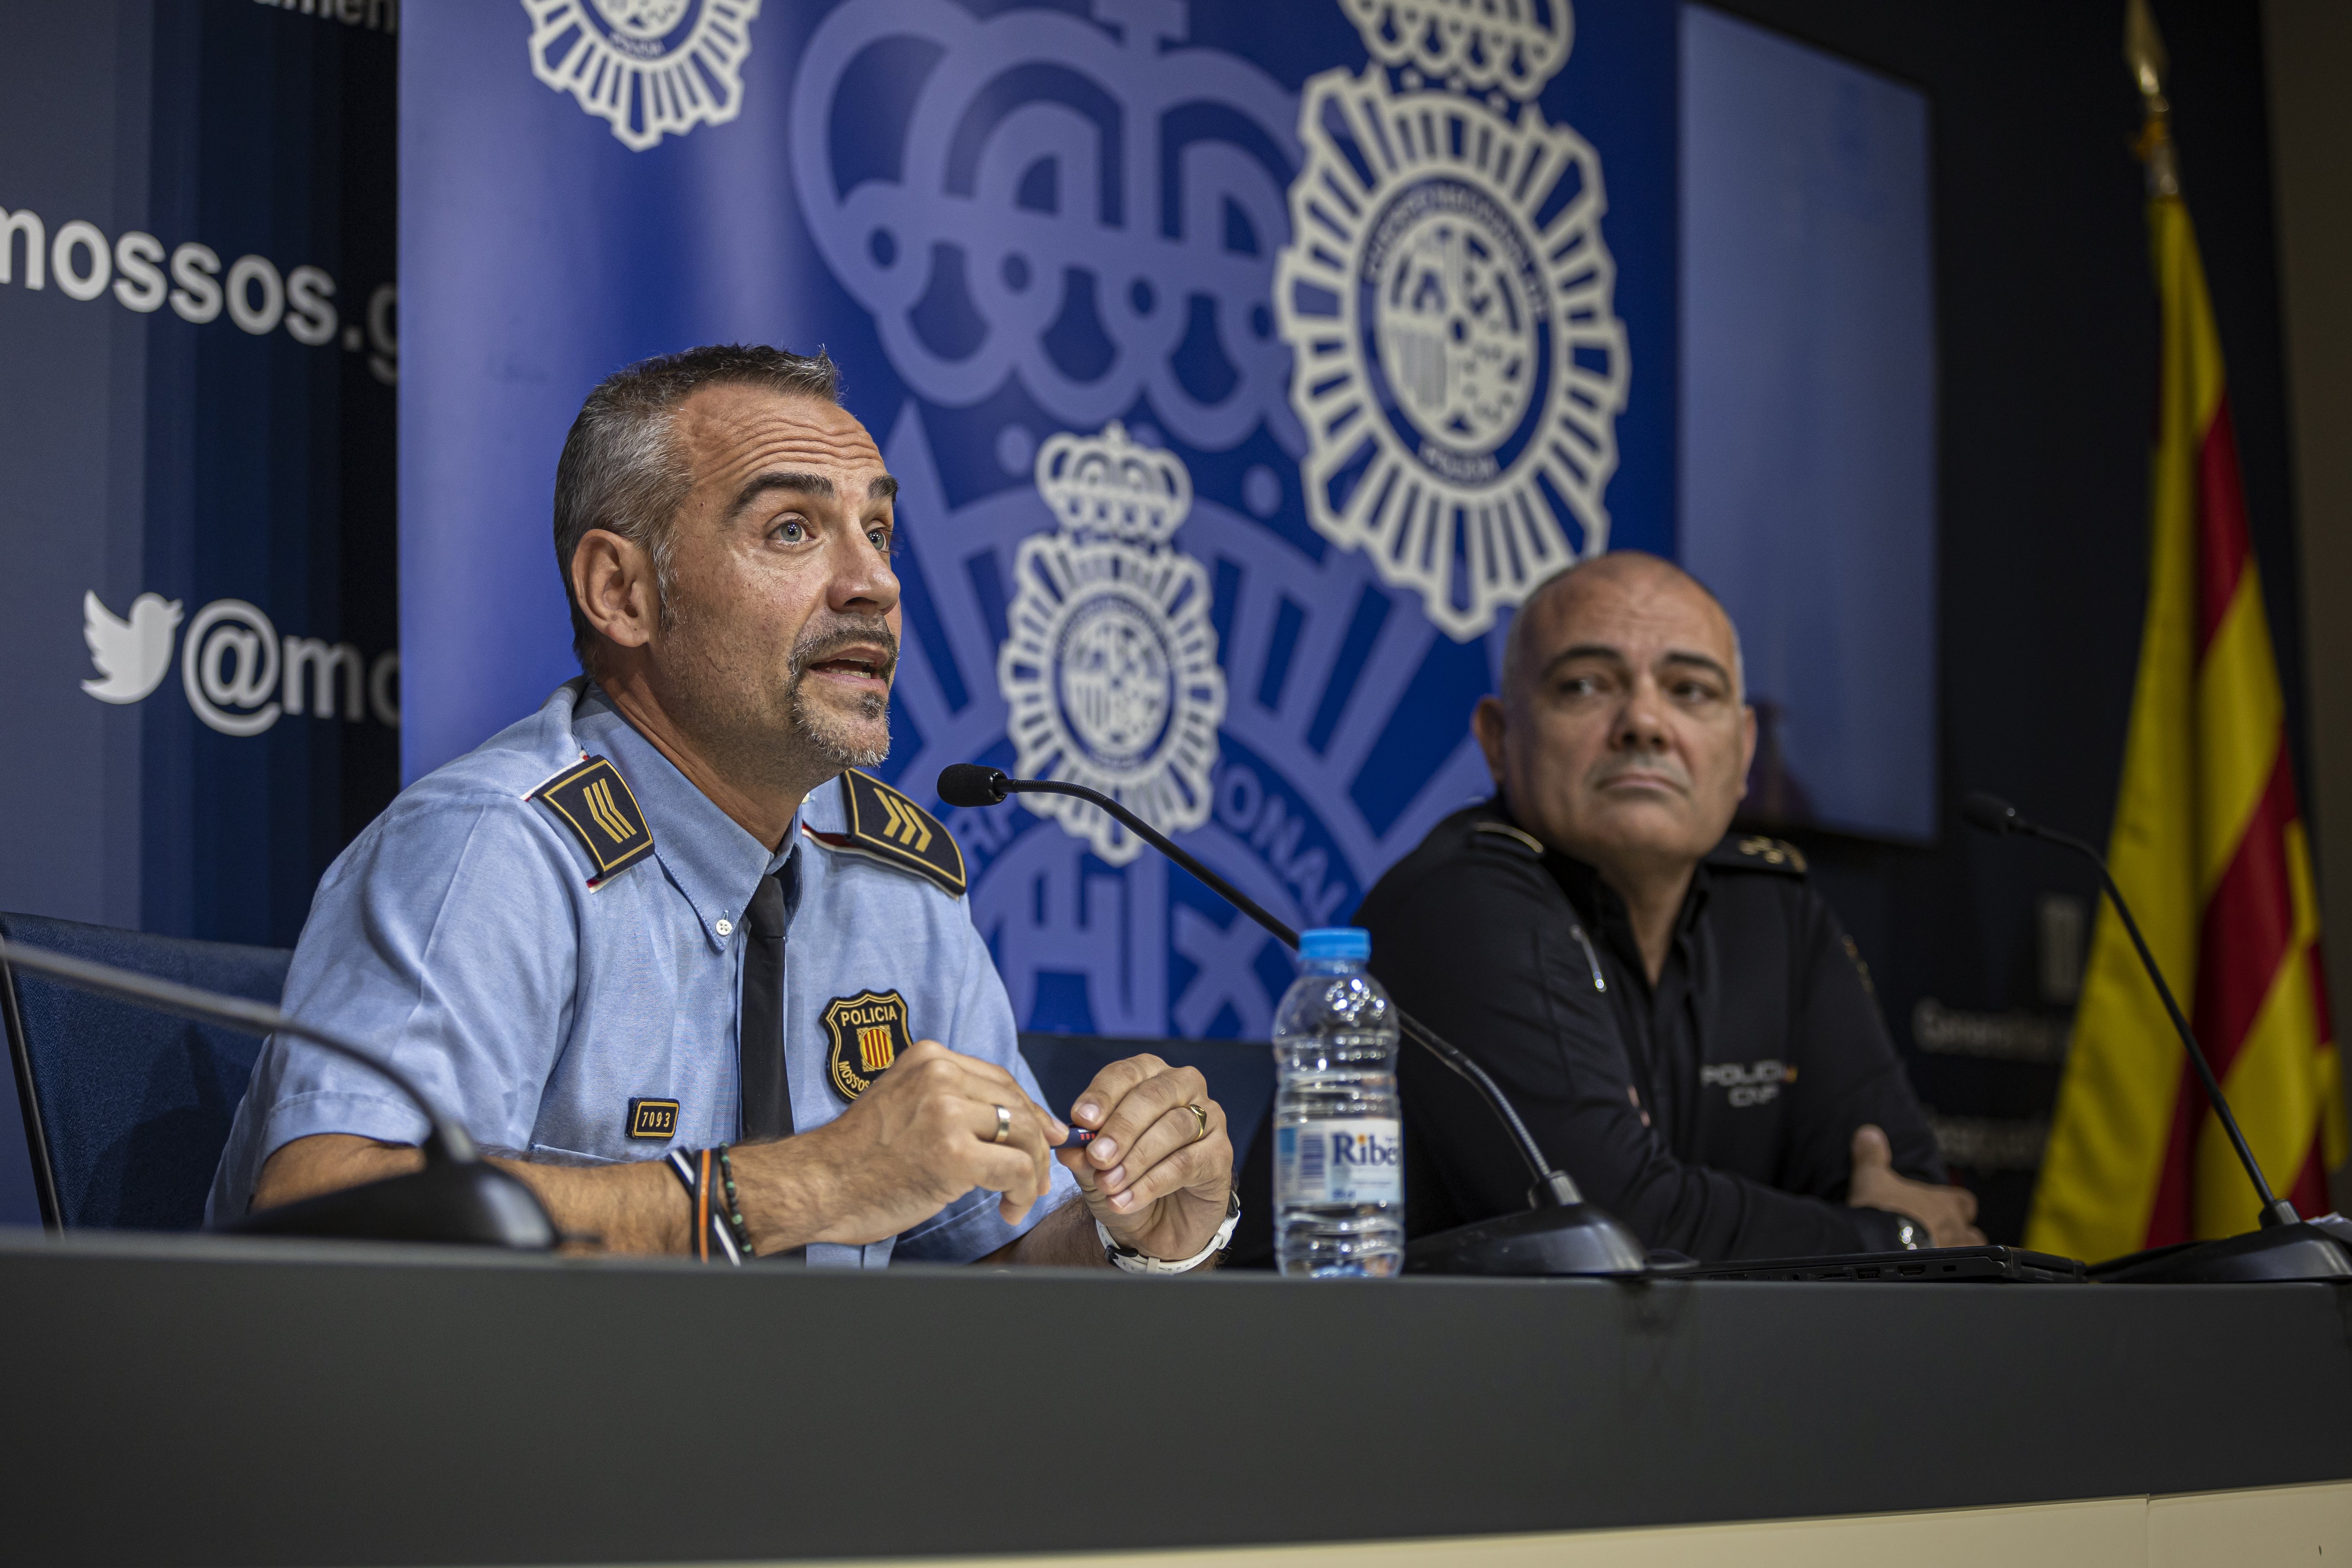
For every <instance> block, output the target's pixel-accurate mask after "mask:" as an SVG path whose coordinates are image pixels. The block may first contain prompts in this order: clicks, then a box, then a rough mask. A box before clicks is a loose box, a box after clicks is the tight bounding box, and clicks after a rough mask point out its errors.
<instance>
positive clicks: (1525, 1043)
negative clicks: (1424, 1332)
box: [1244, 801, 1944, 1260]
mask: <svg viewBox="0 0 2352 1568" xmlns="http://www.w3.org/2000/svg"><path fill="white" fill-rule="evenodd" d="M1356 923H1357V924H1359V925H1360V926H1363V927H1366V928H1367V929H1369V930H1370V932H1371V935H1372V958H1371V969H1372V973H1374V974H1375V975H1377V976H1378V977H1379V979H1380V980H1381V983H1382V984H1384V985H1386V986H1387V987H1388V989H1389V992H1390V994H1391V995H1393V996H1394V997H1395V998H1396V1000H1397V1002H1398V1004H1399V1005H1402V1006H1403V1007H1404V1008H1405V1009H1406V1010H1407V1011H1408V1012H1411V1013H1412V1014H1413V1015H1415V1016H1417V1017H1419V1018H1420V1019H1421V1021H1422V1022H1423V1023H1424V1024H1427V1025H1428V1026H1430V1027H1431V1028H1433V1029H1434V1030H1436V1031H1437V1032H1438V1033H1439V1034H1440V1035H1443V1036H1444V1037H1446V1038H1447V1039H1449V1040H1451V1041H1453V1042H1454V1044H1455V1045H1456V1046H1459V1047H1461V1048H1462V1049H1463V1050H1464V1051H1465V1052H1467V1053H1468V1054H1469V1055H1470V1056H1471V1057H1472V1058H1475V1060H1476V1061H1477V1062H1478V1064H1479V1065H1480V1066H1482V1067H1484V1068H1486V1071H1487V1072H1488V1073H1489V1074H1491V1075H1492V1076H1493V1077H1494V1079H1495V1080H1496V1082H1497V1083H1499V1084H1500V1085H1501V1086H1502V1088H1503V1090H1504V1092H1505V1093H1506V1094H1507V1095H1509V1096H1510V1098H1511V1100H1512V1103H1514V1104H1515V1105H1517V1107H1518V1109H1519V1112H1520V1114H1521V1115H1522V1116H1523V1117H1525V1118H1526V1120H1527V1122H1528V1127H1529V1128H1530V1129H1531V1130H1532V1131H1534V1133H1535V1136H1536V1140H1537V1142H1539V1143H1541V1144H1542V1145H1543V1148H1544V1151H1545V1152H1546V1153H1547V1154H1548V1155H1549V1157H1550V1158H1551V1160H1552V1162H1553V1163H1555V1164H1556V1165H1558V1166H1559V1167H1560V1168H1561V1169H1563V1170H1565V1171H1566V1172H1567V1173H1569V1174H1570V1175H1571V1176H1573V1177H1574V1178H1575V1179H1576V1183H1577V1184H1578V1185H1579V1186H1580V1187H1581V1188H1582V1189H1583V1190H1584V1195H1585V1197H1586V1198H1587V1199H1588V1200H1589V1201H1591V1202H1593V1203H1596V1204H1598V1205H1601V1207H1602V1208H1604V1209H1606V1210H1608V1211H1609V1212H1610V1213H1611V1214H1613V1215H1616V1216H1617V1217H1618V1218H1619V1219H1622V1220H1623V1221H1624V1222H1625V1223H1626V1224H1628V1225H1630V1226H1633V1231H1634V1233H1635V1234H1636V1235H1638V1236H1639V1237H1641V1238H1642V1239H1643V1242H1644V1243H1645V1244H1647V1245H1649V1246H1651V1247H1671V1248H1674V1249H1675V1250H1676V1251H1680V1252H1685V1253H1688V1254H1690V1255H1691V1256H1693V1257H1695V1258H1703V1259H1707V1260H1716V1259H1731V1258H1780V1257H1790V1256H1798V1255H1805V1254H1821V1253H1834V1252H1870V1251H1883V1250H1886V1249H1889V1248H1892V1247H1895V1246H1896V1245H1897V1239H1896V1234H1895V1226H1896V1221H1895V1217H1894V1216H1893V1215H1889V1214H1887V1213H1885V1212H1883V1211H1881V1210H1877V1209H1858V1208H1850V1207H1848V1206H1847V1205H1846V1203H1845V1192H1846V1182H1847V1177H1848V1175H1849V1173H1850V1169H1851V1164H1852V1158H1851V1153H1850V1150H1851V1145H1852V1142H1853V1132H1854V1129H1855V1128H1857V1127H1859V1126H1861V1125H1863V1124H1864V1122H1875V1123H1877V1124H1878V1125H1879V1126H1880V1127H1882V1128H1884V1129H1885V1131H1886V1135H1887V1137H1888V1139H1889V1140H1890V1141H1891V1142H1892V1143H1893V1146H1894V1152H1895V1168H1896V1169H1897V1170H1899V1171H1901V1172H1903V1173H1905V1174H1906V1175H1911V1176H1915V1177H1916V1178H1918V1179H1920V1180H1923V1181H1937V1182H1940V1181H1942V1180H1944V1169H1943V1163H1942V1162H1941V1160H1940V1159H1939V1158H1938V1157H1937V1152H1936V1145H1935V1140H1934V1137H1933V1135H1932V1133H1931V1132H1930V1131H1929V1130H1928V1127H1927V1118H1926V1117H1925V1116H1924V1115H1923V1114H1922V1113H1921V1111H1920V1109H1919V1104H1918V1101H1917V1100H1916V1099H1915V1098H1914V1097H1913V1095H1912V1092H1911V1088H1910V1084H1909V1081H1908V1080H1907V1079H1906V1077H1905V1074H1904V1070H1903V1066H1902V1063H1901V1061H1900V1060H1899V1059H1898V1058H1896V1056H1895V1047H1894V1045H1893V1042H1892V1041H1891V1040H1889V1038H1888V1037H1887V1033H1886V1026H1885V1022H1884V1021H1883V1020H1882V1019H1881V1017H1880V1016H1879V1011H1878V1004H1877V999H1876V998H1875V997H1874V995H1873V994H1872V993H1871V989H1870V981H1869V977H1868V975H1867V973H1866V972H1865V971H1864V968H1863V965H1862V961H1861V958H1860V957H1859V955H1858V954H1857V953H1856V952H1855V951H1854V947H1853V942H1852V941H1851V940H1850V939H1848V937H1847V936H1846V934H1845V932H1844V931H1843V930H1841V929H1840V928H1839V926H1838V923H1837V921H1836V919H1835V917H1833V916H1832V914H1831V913H1830V911H1829V909H1828V907H1827V906H1826V905H1825V904H1823V903H1822V900H1821V899H1820V898H1819V897H1818V896H1816V895H1815V894H1814V893H1813V891H1812V890H1811V889H1810V888H1809V887H1807V886H1806V883H1805V868H1804V858H1803V857H1802V856H1801V855H1800V854H1799V853H1798V852H1797V850H1796V849H1794V848H1793V847H1790V846H1788V845H1786V844H1782V843H1780V841H1779V840H1777V839H1771V838H1765V837H1756V836H1752V835H1742V834H1734V835H1732V836H1731V837H1727V838H1726V839H1725V840H1724V841H1723V843H1722V844H1721V845H1720V846H1719V847H1717V849H1716V850H1715V851H1714V853H1712V854H1711V855H1709V856H1708V857H1707V858H1706V860H1705V861H1704V862H1703V863H1702V864H1701V865H1700V867H1699V868H1698V869H1697V872H1696V875H1695V876H1694V877H1693V879H1692V884H1691V889H1690V893H1689V896H1688V898H1687V899H1686V900H1685V904H1684V906H1683V912H1682V917H1681V921H1680V923H1679V924H1678V925H1677V927H1676V928H1675V941H1674V947H1673V950H1672V952H1670V953H1669V955H1668V957H1667V960H1666V963H1665V965H1664V969H1663V971H1662V972H1661V973H1660V976H1659V982H1658V984H1657V986H1656V987H1655V988H1654V989H1653V987H1652V986H1651V985H1650V984H1649V980H1648V976H1647V973H1645V971H1644V969H1643V964H1642V960H1641V954H1640V951H1639V949H1638V948H1637V947H1636V946H1635V943H1634V941H1633V930H1632V928H1631V926H1630V925H1629V924H1628V923H1627V921H1626V918H1625V910H1624V906H1623V904H1622V901H1621V900H1619V899H1618V897H1617V895H1616V894H1615V893H1614V892H1612V890H1611V889H1608V888H1607V887H1606V886H1604V885H1603V884H1602V883H1601V879H1600V878H1599V876H1598V875H1597V874H1596V873H1595V872H1594V871H1593V870H1592V868H1590V867H1588V866H1586V865H1584V864H1582V863H1581V862H1580V861H1577V860H1574V859H1571V858H1569V857H1567V856H1565V855H1562V854H1560V853H1559V852H1558V851H1556V850H1549V849H1546V848H1545V847H1543V845H1542V844H1541V843H1540V842H1538V840H1537V839H1536V838H1535V837H1532V836H1531V835H1529V834H1527V833H1525V832H1522V831H1521V830H1520V829H1519V828H1518V827H1517V826H1515V825H1514V824H1513V823H1512V822H1511V820H1510V817H1509V816H1508V815H1507V812H1506V811H1505V809H1504V808H1503V806H1502V805H1501V803H1500V802H1498V801H1490V802H1488V803H1487V804H1486V805H1479V806H1474V807H1471V808H1470V809H1468V810H1465V811H1461V812H1457V813H1455V814H1454V816H1450V817H1447V818H1446V819H1445V820H1444V822H1442V823H1440V824H1439V825H1438V826H1437V827H1436V828H1435V829H1434V830H1433V831H1432V832H1431V834H1430V835H1429V837H1427V838H1426V839H1424V840H1423V841H1422V844H1421V846H1420V847H1418V848H1416V849H1415V850H1414V851H1413V852H1412V854H1411V855H1408V856H1407V857H1406V858H1404V859H1403V860H1402V861H1400V862H1398V864H1397V865H1396V866H1395V867H1393V868H1391V870H1390V871H1389V873H1388V874H1387V875H1386V876H1384V877H1382V878H1381V879H1380V881H1379V883H1378V884H1377V885H1376V886H1374V887H1373V889H1372V890H1371V891H1370V893H1369V894H1367V895H1366V896H1365V899H1364V901H1363V903H1362V905H1361V906H1360V908H1359V910H1357V914H1356ZM1399 1073H1400V1076H1401V1079H1402V1089H1403V1104H1404V1145H1405V1199H1406V1225H1407V1230H1408V1233H1409V1234H1410V1235H1412V1236H1425V1235H1428V1234H1430V1233H1431V1232H1433V1231H1438V1230H1444V1229H1447V1228H1450V1227H1451V1226H1456V1225H1465V1224H1468V1223H1469V1222H1471V1221H1474V1220H1479V1219H1485V1218H1487V1217H1489V1216H1491V1215H1499V1214H1509V1213H1514V1212H1516V1211H1517V1210H1518V1209H1520V1208H1523V1207H1525V1206H1526V1204H1527V1193H1528V1186H1529V1178H1528V1169H1527V1165H1526V1163H1525V1162H1523V1161H1522V1160H1521V1159H1520V1158H1519V1156H1518V1154H1517V1152H1515V1151H1514V1149H1513V1147H1512V1145H1511V1143H1510V1142H1509V1141H1508V1138H1507V1135H1506V1134H1505V1132H1504V1131H1503V1130H1502V1128H1501V1126H1500V1125H1499V1124H1498V1123H1497V1121H1496V1119H1495V1117H1494V1115H1493V1114H1492V1113H1491V1112H1490V1111H1489V1110H1487V1108H1486V1105H1485V1103H1484V1102H1483V1101H1482V1100H1479V1099H1478V1097H1477V1095H1476V1093H1475V1090H1473V1089H1471V1088H1470V1087H1469V1086H1468V1085H1467V1084H1465V1083H1464V1082H1463V1081H1462V1080H1461V1079H1458V1078H1456V1077H1455V1076H1454V1074H1452V1073H1451V1072H1449V1071H1447V1070H1446V1068H1444V1067H1443V1066H1442V1065H1440V1064H1439V1063H1438V1062H1437V1061H1436V1060H1434V1059H1433V1058H1431V1057H1430V1056H1429V1055H1428V1054H1427V1053H1426V1052H1424V1051H1423V1050H1421V1049H1419V1048H1417V1047H1414V1046H1413V1045H1412V1043H1411V1042H1410V1041H1407V1042H1405V1043H1404V1044H1403V1046H1402V1048H1401V1052H1400V1057H1399ZM1261 1142H1269V1143H1270V1142H1272V1141H1271V1140H1270V1139H1265V1140H1261ZM1255 1153H1256V1151H1255V1150H1254V1151H1253V1154H1255ZM1251 1163H1252V1164H1253V1165H1256V1164H1259V1163H1262V1162H1261V1161H1259V1160H1257V1159H1253V1161H1252V1162H1251ZM1256 1174H1257V1173H1255V1172H1251V1173H1246V1174H1245V1176H1244V1202H1245V1203H1246V1202H1247V1200H1248V1199H1249V1198H1250V1197H1252V1196H1257V1195H1259V1194H1258V1193H1257V1192H1255V1191H1252V1190H1251V1189H1253V1188H1255V1187H1256V1186H1257V1185H1258V1183H1257V1182H1252V1181H1250V1180H1249V1176H1252V1175H1256ZM1268 1180H1270V1173H1268V1174H1267V1175H1265V1176H1260V1177H1259V1178H1258V1181H1259V1182H1265V1181H1268Z"/></svg>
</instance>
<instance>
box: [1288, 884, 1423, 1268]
mask: <svg viewBox="0 0 2352 1568" xmlns="http://www.w3.org/2000/svg"><path fill="white" fill-rule="evenodd" d="M1371 955H1372V937H1371V933H1370V931H1360V930H1358V929H1357V928H1355V927H1353V926H1329V927H1325V928H1322V929H1320V930H1317V931H1307V932H1304V933H1302V934H1301V935H1300V937H1299V939H1298V956H1299V960H1300V963H1299V969H1300V973H1299V976H1298V978H1297V980H1295V981H1293V982H1292V983H1291V986H1290V989H1289V990H1288V991H1286V992H1285V993H1284V994H1283V997H1282V1005H1281V1006H1280V1007H1279V1008H1277V1009H1276V1012H1275V1016H1274V1074H1275V1091H1274V1255H1275V1259H1276V1266H1277V1267H1278V1268H1280V1269H1281V1270H1282V1272H1284V1273H1285V1274H1312V1275H1341V1276H1345V1275H1370V1276H1381V1277H1385V1276H1387V1275H1391V1274H1394V1273H1395V1272H1396V1271H1397V1270H1398V1269H1399V1268H1402V1267H1403V1264H1404V1137H1403V1127H1402V1122H1401V1121H1399V1119H1398V1114H1397V1078H1396V1053H1397V1023H1396V1009H1395V1007H1394V1006H1393V1005H1391V1003H1390V1001H1389V994H1388V993H1387V992H1385V991H1383V990H1381V983H1380V982H1379V981H1377V980H1375V979H1373V978H1372V977H1371V976H1370V974H1367V973H1365V972H1364V961H1365V960H1367V959H1369V958H1370V957H1371Z"/></svg>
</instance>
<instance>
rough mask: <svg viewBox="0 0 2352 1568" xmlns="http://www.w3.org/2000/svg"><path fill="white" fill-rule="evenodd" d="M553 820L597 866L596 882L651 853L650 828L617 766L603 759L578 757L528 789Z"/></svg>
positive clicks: (652, 839)
mask: <svg viewBox="0 0 2352 1568" xmlns="http://www.w3.org/2000/svg"><path fill="white" fill-rule="evenodd" d="M527 798H528V799H530V800H536V801H541V802H544V803H545V805H546V806H547V808H548V809H549V810H550V811H551V812H553V813H554V814H555V818H556V820H557V821H559V822H561V823H562V824H563V826H566V827H568V828H570V829H571V830H572V837H575V838H577V839H579V840H580V844H581V847H583V848H584V849H586V850H587V851H588V858H589V860H590V862H591V863H593V865H594V866H595V868H596V875H595V877H594V878H593V879H592V880H593V881H598V882H601V881H603V880H604V879H605V878H607V877H610V876H612V875H613V874H614V872H616V871H625V870H627V869H628V868H630V867H632V866H634V865H635V864H636V863H637V862H638V861H640V860H642V859H644V858H646V856H648V855H650V854H652V853H653V851H654V832H653V829H652V828H650V827H648V826H646V814H645V812H644V811H643V810H642V809H641V808H640V807H639V806H638V805H637V797H636V796H635V795H634V794H632V793H631V792H630V789H629V781H628V780H626V779H625V778H623V777H622V776H621V771H620V769H618V768H616V767H614V765H613V764H612V763H609V762H606V761H605V760H604V758H602V757H585V758H583V759H582V760H581V762H580V763H579V765H578V766H576V767H572V768H567V769H566V770H564V771H563V772H562V773H558V774H556V775H555V776H554V777H553V778H551V779H550V780H548V781H547V782H546V783H545V784H541V785H540V786H539V787H538V788H537V789H535V790H533V791H531V792H530V795H529V796H528V797H527Z"/></svg>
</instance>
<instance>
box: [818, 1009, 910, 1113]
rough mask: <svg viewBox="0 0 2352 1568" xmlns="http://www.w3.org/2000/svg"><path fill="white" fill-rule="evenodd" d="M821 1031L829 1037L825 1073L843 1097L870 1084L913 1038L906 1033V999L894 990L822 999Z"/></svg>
mask: <svg viewBox="0 0 2352 1568" xmlns="http://www.w3.org/2000/svg"><path fill="white" fill-rule="evenodd" d="M824 1032H825V1033H826V1034H827V1035H829V1036H831V1037H832V1039H833V1049H832V1052H831V1054H830V1055H829V1056H828V1057H827V1058H826V1059H825V1076H826V1077H827V1078H829V1079H832V1080H833V1087H834V1088H835V1089H838V1090H839V1091H840V1092H841V1097H842V1098H843V1099H844V1100H856V1098H857V1097H858V1096H859V1095H861V1094H864V1093H865V1092H866V1090H867V1089H872V1088H873V1087H874V1080H875V1079H877V1078H880V1077H881V1076H882V1072H883V1069H884V1068H887V1067H888V1066H889V1065H890V1064H891V1063H892V1062H895V1061H897V1060H898V1055H899V1053H900V1052H902V1051H906V1050H910V1049H912V1048H913V1047H914V1044H915V1042H914V1041H913V1039H911V1038H910V1037H908V1034H907V999H906V998H905V997H904V996H901V995H899V994H898V993H897V992H896V991H860V992H859V993H858V994H856V995H855V996H836V997H835V998H834V999H833V1000H832V1001H830V1002H828V1003H826V1004H825V1005H824Z"/></svg>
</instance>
